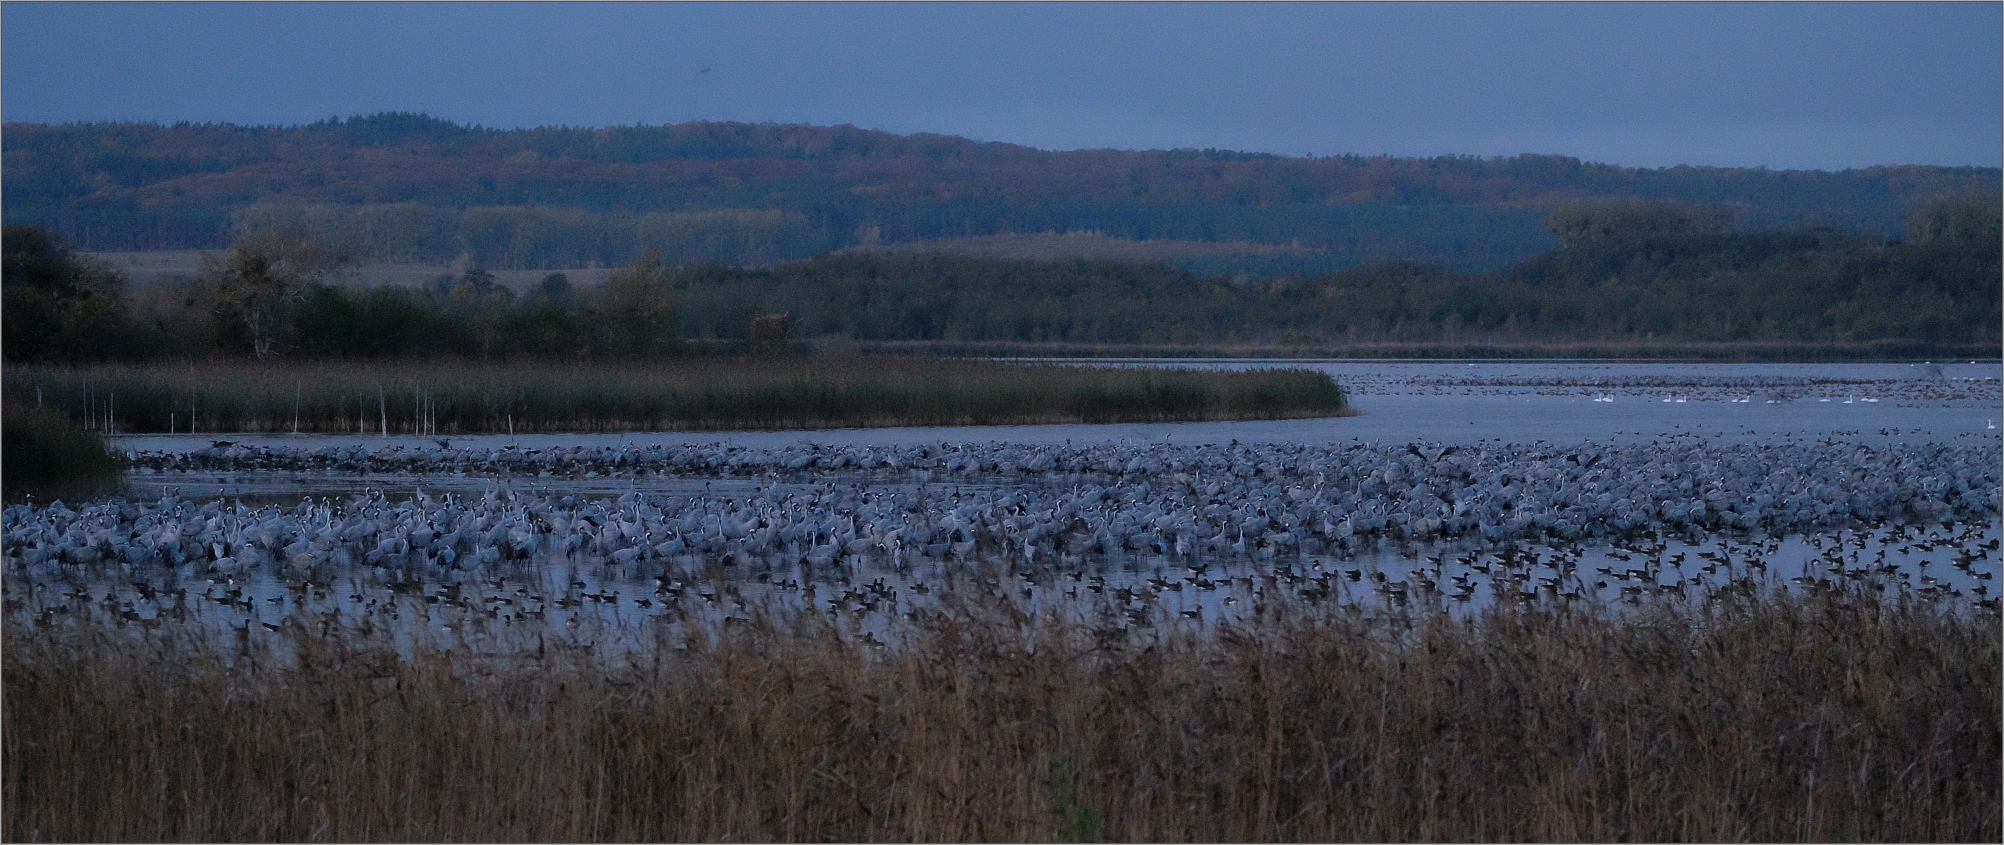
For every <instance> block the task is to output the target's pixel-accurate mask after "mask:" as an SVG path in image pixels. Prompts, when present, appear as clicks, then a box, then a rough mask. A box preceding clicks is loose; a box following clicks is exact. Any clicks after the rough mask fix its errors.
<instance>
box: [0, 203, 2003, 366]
mask: <svg viewBox="0 0 2004 845" xmlns="http://www.w3.org/2000/svg"><path fill="white" fill-rule="evenodd" d="M1730 218H1731V213H1730V211H1729V210H1726V209H1720V208H1717V207H1706V206H1695V205H1690V204H1683V203H1674V202H1648V201H1640V200H1594V201H1580V202H1575V203H1569V204H1566V205H1562V206H1560V207H1559V208H1557V209H1555V210H1554V211H1553V212H1551V213H1550V214H1549V215H1547V216H1546V218H1545V220H1544V226H1545V231H1546V232H1547V234H1548V236H1549V237H1551V238H1552V239H1553V241H1554V242H1555V243H1556V244H1558V247H1557V248H1556V249H1554V250H1552V251H1550V252H1546V253H1541V254H1539V255H1536V256H1533V257H1532V258H1530V259H1528V260H1526V261H1523V262H1520V263H1518V264H1516V265H1514V266H1512V267H1509V268H1505V269H1503V270H1498V271H1493V272H1489V273H1479V274H1477V273H1467V272H1464V271H1460V270H1455V269H1452V268H1447V267H1442V266H1439V265H1434V264H1424V263H1419V262H1410V261H1390V262H1378V263H1374V264H1370V265H1366V266H1363V267H1359V268H1354V269H1350V270H1344V271H1338V272H1332V273H1323V274H1315V275H1305V276H1288V277H1282V278H1277V279H1261V278H1249V277H1245V276H1224V275H1212V276H1199V275H1196V274H1192V273H1190V272H1187V271H1183V270H1178V269H1175V268H1171V267H1167V266H1164V265H1162V264H1153V263H1137V262H1121V261H1106V260H1074V261H1063V262H1039V261H1029V260H1021V259H1010V258H997V257H976V256H964V255H946V254H938V253H885V252H850V253H843V254H826V255H821V256H818V257H815V258H812V259H809V260H805V261H797V262H789V263H784V264H780V265H777V266H774V267H769V268H733V267H729V266H726V265H723V264H719V263H708V264H695V265H685V266H674V265H670V264H668V263H666V262H665V261H664V260H663V259H662V257H661V255H660V254H659V253H658V252H655V251H651V250H650V251H648V252H645V253H643V255H642V256H641V257H640V258H639V259H638V260H636V261H635V262H634V263H632V264H630V265H628V266H625V267H622V268H619V269H618V270H616V271H614V272H613V273H611V274H610V276H609V277H608V279H607V280H606V281H605V283H603V284H602V285H598V286H595V287H590V288H584V287H583V286H574V285H572V284H571V283H570V281H569V279H568V278H567V277H566V276H565V275H564V274H562V273H551V274H549V275H548V276H547V277H546V278H545V279H544V281H543V283H542V284H541V285H540V286H538V287H536V288H534V289H533V290H531V291H529V292H528V293H527V294H526V295H517V294H516V293H514V292H512V291H510V290H509V289H507V288H505V287H501V286H499V285H496V284H495V283H494V281H493V276H492V274H491V273H488V272H487V271H485V270H483V269H480V268H478V267H470V268H468V269H466V270H465V271H463V273H462V274H461V275H459V276H450V275H447V276H444V277H443V278H441V279H439V280H438V284H437V285H435V286H434V287H433V288H432V289H421V288H412V287H396V286H376V287H361V286H350V285H346V284H344V283H342V281H341V268H342V266H343V264H344V262H348V261H351V260H352V256H349V255H345V254H343V253H342V252H341V251H340V250H339V249H338V248H329V247H328V246H327V245H325V244H324V243H321V242H320V241H319V240H318V239H317V237H316V236H315V235H314V234H313V233H311V232H309V231H306V230H304V229H291V230H271V231H267V232H263V233H258V234H254V235H250V236H246V237H245V238H242V239H239V240H238V241H237V242H235V243H234V244H233V245H232V247H231V248H230V249H229V250H228V251H227V252H226V253H222V254H218V255H216V256H213V257H212V259H211V261H210V263H209V264H208V265H207V266H206V267H205V268H204V269H203V271H202V273H200V274H199V276H198V277H197V278H196V279H194V280H192V281H189V282H186V283H182V284H166V283H163V284H153V285H144V286H133V287H128V286H126V285H125V284H124V283H123V280H122V279H121V278H120V277H119V276H118V275H117V274H116V273H112V272H110V271H108V270H105V269H104V268H103V267H101V266H99V265H96V264H94V263H93V262H92V261H90V260H89V259H88V258H87V257H84V256H80V255H78V254H77V253H75V252H74V251H73V250H71V249H70V248H68V246H67V245H65V244H64V243H63V242H62V239H61V237H60V236H59V235H55V234H53V233H50V232H48V231H46V230H42V229H39V228H36V227H31V226H21V225H10V226H8V227H7V230H6V286H5V290H6V301H5V317H6V325H7V331H6V333H5V336H4V341H5V349H6V358H7V360H9V361H17V362H22V361H88V360H107V359H125V360H135V359H149V358H166V357H187V358H200V357H215V356H256V357H292V358H336V359H339V358H396V357H411V356H464V357H477V358H489V359H495V358H500V359H507V358H542V359H573V360H574V359H603V358H651V357H663V356H674V355H681V354H695V353H702V352H706V351H707V352H714V351H718V350H730V349H736V350H751V351H757V350H760V349H763V350H764V351H766V352H768V353H774V354H784V353H785V352H786V351H787V350H789V349H792V350H795V351H797V350H798V349H799V341H801V340H803V339H817V338H818V339H829V338H838V339H844V340H845V341H846V342H855V343H862V342H904V341H933V342H958V343H1024V344H1060V343H1061V344H1107V345H1183V346H1200V345H1237V346H1248V345H1251V346H1268V347H1276V346H1278V347H1298V346H1344V345H1355V344H1372V343H1460V344H1537V343H1581V342H1614V343H1634V342H1685V343H1801V344H1892V345H1894V346H1896V347H1898V348H1901V349H1906V350H1910V351H1909V353H1907V354H1941V353H1939V352H1928V351H1923V350H1949V349H1954V350H1968V349H1972V348H1973V349H1979V350H1982V354H1995V351H1996V350H1997V348H1998V347H1999V345H2000V343H2004V337H2000V326H2001V325H2004V303H2000V292H2001V291H2000V289H2001V288H2004V286H2000V283H1999V279H2000V278H2004V267H2000V261H1999V254H2000V248H1999V241H2000V237H1999V230H2000V220H2004V207H2000V204H1999V201H1998V199H1997V198H1995V197H1970V198H1960V199H1951V200H1942V201H1937V202H1935V203H1932V204H1930V205H1928V206H1926V207H1925V208H1923V209H1921V210H1920V211H1918V212H1916V213H1915V214H1913V215H1912V216H1911V217H1910V218H1909V219H1908V220H1907V221H1906V224H1905V232H1904V233H1903V234H1904V237H1902V238H1898V239H1894V238H1887V237H1885V236H1882V235H1879V234H1875V233H1855V232H1844V231H1839V230H1836V229H1830V228H1806V229H1784V230H1765V231H1743V230H1735V229H1732V228H1730V226H1729V222H1730ZM780 315H784V316H780ZM761 332H762V333H763V335H762V336H761ZM1955 354H1978V353H1976V352H1958V353H1955Z"/></svg>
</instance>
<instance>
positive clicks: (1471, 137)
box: [0, 2, 2004, 169]
mask: <svg viewBox="0 0 2004 845" xmlns="http://www.w3.org/2000/svg"><path fill="white" fill-rule="evenodd" d="M705 68H707V69H708V72H704V69H705ZM377 111H423V112H429V113H431V114H433V115H436V116H440V117H445V118H449V119H452V120H455V121H459V122H463V123H478V124H482V125H485V126H492V127H524V126H537V125H553V124H569V125H574V126H576V125H584V126H604V125H614V124H634V123H648V124H659V123H674V122H681V121H686V120H742V121H775V122H781V123H814V124H824V125H825V124H837V123H850V124H855V125H857V126H862V127H866V128H872V129H883V130H888V131H892V132H900V133H908V132H940V133H945V134H952V135H963V136H967V137H970V138H976V139H979V140H984V141H1008V142H1013V143H1020V144H1028V145H1032V146H1037V147H1043V148H1046V149H1077V148H1085V147H1116V148H1124V149H1163V148H1174V147H1219V148H1226V149H1239V150H1257V151H1264V152H1273V153H1281V154H1286V155H1301V154H1303V153H1311V152H1312V153H1314V154H1316V155H1331V154H1341V153H1362V154H1378V153H1391V154H1394V155H1443V154H1473V155H1483V156H1489V155H1514V154H1517V153H1524V152H1533V153H1564V154H1568V155H1574V156H1579V157H1581V158H1584V159H1587V160H1590V161H1604V162H1610V163H1615V164H1624V165H1633V166H1644V167H1659V166H1669V165H1675V164H1697V165H1723V166H1754V165H1764V166H1769V167H1776V168H1824V169H1835V168H1845V167H1862V166H1868V165H1873V164H1949V165H1966V164H1977V165H1986V166H1998V165H1999V164H2000V158H2004V129H2001V128H2000V127H2004V5H2000V4H1998V3H1956V4H1933V3H1890V4H1851V3H1839V4H1801V3H1776V4H1751V5H1748V4H1711V3H1697V4H1482V3H1477V4H1422V3H1393V4H1307V5H1296V4H1239V3H1221V4H1145V3H1135V4H1077V5H1073V4H1043V3H1037V4H985V3H980V4H977V3H949V4H828V5H820V4H791V3H788V4H736V3H726V4H628V3H618V4H598V3H501V4H480V3H411V4H400V3H399V4H375V3H370V4H364V3H278V4H264V3H131V4H118V3H115V4H95V3H34V2H7V3H5V4H4V5H0V116H4V117H5V119H6V120H9V121H42V122H61V121H76V120H150V121H159V122H175V121H181V120H190V121H196V122H204V121H229V122H236V123H255V124H292V123H302V122H310V121H313V120H319V119H322V118H326V117H329V116H334V115H339V116H343V117H345V116H349V115H354V114H367V113H372V112H377Z"/></svg>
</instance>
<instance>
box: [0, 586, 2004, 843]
mask: <svg viewBox="0 0 2004 845" xmlns="http://www.w3.org/2000/svg"><path fill="white" fill-rule="evenodd" d="M1617 608H1619V610H1617V609H1616V608H1610V607H1607V606H1598V605H1596V606H1585V605H1581V606H1576V607H1574V608H1572V609H1553V608H1540V607H1532V606H1525V605H1516V604H1504V605H1501V606H1498V607H1496V608H1493V609H1491V610H1489V611H1486V612H1483V613H1480V614H1476V615H1473V616H1466V617H1450V616H1447V615H1445V614H1440V615H1428V614H1420V615H1418V616H1413V617H1404V616H1397V615H1392V614H1383V615H1379V616H1376V617H1373V616H1368V615H1365V614H1364V613H1363V612H1361V611H1340V612H1337V611H1330V610H1327V609H1323V608H1317V607H1312V606H1308V605H1304V604H1289V603H1285V602H1282V601H1278V600H1277V601H1275V602H1273V603H1271V604H1269V605H1267V606H1266V607H1265V609H1264V610H1263V611H1262V612H1261V613H1259V614H1258V615H1256V616H1254V617H1253V618H1252V619H1251V621H1246V622H1241V623H1231V624H1214V625H1212V626H1209V627H1196V626H1191V627H1183V628H1157V629H1152V630H1150V631H1142V632H1133V633H1129V632H1124V631H1122V630H1119V629H1116V628H1114V627H1112V626H1110V625H1108V624H1105V623H1103V622H1094V621H1092V620H1090V619H1089V618H1088V619H1078V618H1073V619H1071V620H1070V621H1067V620H1065V619H1061V618H1058V617H1054V616H1051V617H1038V616H1031V615H1026V614H1025V613H1023V612H1021V611H1019V610H1017V609H1015V608H1014V607H1013V606H1012V605H1010V604H1008V603H1007V602H999V603H998V602H994V601H992V600H991V601H989V602H986V603H983V604H976V603H972V602H968V601H962V600H959V599H955V598H953V597H952V596H949V597H947V598H946V599H945V600H944V604H943V606H942V608H941V610H940V611H939V612H938V613H937V614H935V615H930V616H926V617H923V618H920V619H917V620H908V621H906V622H903V623H900V627H898V628H896V629H895V630H892V631H890V632H888V634H887V636H886V639H888V640H889V641H890V642H892V643H893V645H891V646H889V647H885V646H881V645H877V644H876V643H875V642H874V640H870V639H859V638H858V637H856V636H854V635H853V633H845V632H844V631H843V630H842V627H841V626H840V625H839V624H838V623H837V622H835V621H831V620H829V619H828V618H827V617H826V616H825V615H823V614H819V613H814V612H811V611H810V612H806V613H782V612H776V611H763V612H755V613H754V614H753V615H752V618H751V619H750V620H749V621H746V622H744V623H743V624H736V625H729V626H725V627H722V628H719V629H715V630H713V631H711V632H710V633H707V634H706V633H702V632H698V633H695V634H689V635H679V634H678V635H676V636H677V639H676V641H673V642H670V641H668V640H667V639H666V638H665V636H664V639H663V641H662V642H660V643H659V644H658V646H657V647H654V648H651V649H645V650H642V651H639V652H634V653H629V654H628V655H627V656H625V657H623V658H610V657H605V656H602V653H600V652H591V651H589V650H586V649H583V648H580V647H578V646H575V645H572V644H560V643H561V642H562V638H561V637H559V636H557V635H555V634H554V633H553V634H552V635H551V636H549V637H548V642H547V643H544V644H543V645H541V646H532V647H531V648H530V649H529V650H527V651H525V652H522V653H520V654H518V655H515V656H511V657H497V656H494V655H493V654H492V653H481V652H476V651H474V650H472V649H469V648H467V647H465V646H463V645H453V644H450V643H447V642H443V641H441V642H439V643H436V644H433V645H429V646H421V647H419V648H417V649H416V651H415V652H414V653H408V654H404V655H400V654H399V653H398V652H397V651H396V650H394V649H393V648H392V647H391V646H390V645H388V644H387V643H386V642H385V641H384V640H383V635H381V634H377V635H374V636H363V635H360V634H356V633H353V632H352V631H351V632H348V633H345V634H344V633H342V632H341V629H339V628H338V627H337V628H334V629H331V630H332V631H333V632H332V633H323V632H322V631H321V630H319V629H318V627H317V626H316V630H314V631H312V632H310V633H309V632H307V631H304V630H301V629H298V628H293V627H288V628H287V629H286V630H285V632H284V633H282V634H279V635H274V636H276V637H279V638H281V639H280V642H281V644H282V646H283V647H282V648H272V647H270V646H260V645H257V644H255V641H248V644H240V643H237V642H236V641H235V640H233V639H226V641H224V642H221V643H218V642H216V641H215V640H213V639H207V638H204V637H201V636H195V635H191V634H189V633H188V632H185V631H183V632H179V633H177V632H175V631H174V629H173V627H172V626H169V627H167V628H163V629H160V630H157V631H150V632H140V631H139V630H138V629H137V628H133V629H127V630H116V629H110V628H108V627H106V626H103V625H97V624H78V623H57V624H56V625H54V626H52V627H46V628H29V627H27V626H24V625H21V624H20V623H18V622H10V623H9V627H8V628H7V629H6V631H5V633H6V634H7V636H8V640H9V645H8V648H7V649H6V651H5V654H4V672H5V683H6V690H7V697H6V701H5V710H4V722H5V725H4V726H5V733H4V740H3V741H0V749H4V781H5V782H4V798H5V803H4V807H5V809H4V813H5V819H4V832H5V835H6V837H7V838H8V839H10V840H13V841H35V840H98V841H127V840H214V841H223V840H267V841H280V840H285V841H290V840H341V841H406V840H424V841H447V840H477V841H552V840H559V841H599V840H621V841H625V840H653V839H667V840H681V841H693V840H841V841H865V840H869V841H876V840H900V841H903V840H918V841H927V840H931V841H963V840H969V841H971V840H1017V841H1022V840H1027V841H1054V840H1055V841H1092V840H1101V839H1104V840H1114V841H1155V840H1160V841H1270V840H1274V841H1277V840H1321V841H1364V840H1407V841H1410V840H1429V841H1504V840H1548V841H1580V840H1594V841H1617V840H1711V841H1728V840H1733V841H1738V840H1766V841H1784V840H1787V841H1799V840H1808V841H1836V840H1853V839H1866V840H1907V841H1988V842H1995V841H1997V840H1998V838H1999V836H2000V834H2004V828H2000V818H1999V813H2000V774H2004V773H2000V765H1999V757H2000V726H1999V720H2000V715H1999V713H2000V692H1999V690H2000V678H1999V670H2000V637H1999V625H1998V622H1997V617H1996V616H1995V615H1993V614H1989V613H1972V612H1971V611H1970V609H1969V608H1968V606H1967V605H1956V604H1953V603H1941V604H1931V603H1922V602H1915V601H1911V600H1907V599H1900V598H1887V597H1879V596H1876V595H1874V594H1872V593H1870V592H1821V593H1814V594H1808V595H1795V594H1788V593H1783V592H1779V591H1777V592H1772V593H1766V594H1754V593H1740V592H1735V593H1731V594H1727V595H1724V596H1721V597H1716V598H1714V599H1712V600H1710V601H1702V602H1701V601H1690V602H1678V603H1665V604H1662V605H1656V606H1650V605H1645V606H1642V607H1635V608H1629V607H1621V606H1617ZM256 635H257V637H259V638H262V637H264V636H265V632H263V631H262V630H257V631H256ZM683 636H686V637H687V638H686V639H681V637H683ZM530 642H532V643H534V642H537V641H536V640H535V639H533V638H532V639H531V640H530ZM281 653H283V654H284V655H287V656H285V657H280V656H279V655H280V654H281ZM595 654H597V655H599V656H594V655H595Z"/></svg>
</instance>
